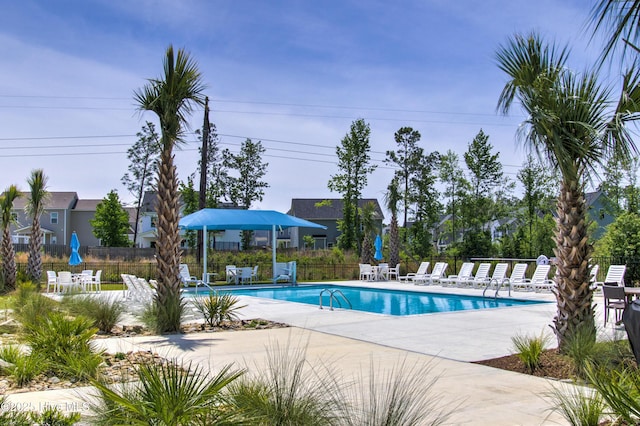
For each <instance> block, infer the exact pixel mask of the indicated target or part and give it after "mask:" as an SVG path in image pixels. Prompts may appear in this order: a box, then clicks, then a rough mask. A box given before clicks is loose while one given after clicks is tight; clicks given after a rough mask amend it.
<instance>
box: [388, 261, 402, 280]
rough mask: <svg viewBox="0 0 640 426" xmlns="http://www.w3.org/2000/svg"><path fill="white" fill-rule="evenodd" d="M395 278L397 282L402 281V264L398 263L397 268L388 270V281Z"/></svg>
mask: <svg viewBox="0 0 640 426" xmlns="http://www.w3.org/2000/svg"><path fill="white" fill-rule="evenodd" d="M391 277H395V280H396V281H400V264H399V263H398V264H397V265H396V267H395V268H389V269H388V270H387V279H389V280H390V279H391Z"/></svg>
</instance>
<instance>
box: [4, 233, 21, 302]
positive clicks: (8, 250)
mask: <svg viewBox="0 0 640 426" xmlns="http://www.w3.org/2000/svg"><path fill="white" fill-rule="evenodd" d="M2 274H3V278H4V288H5V290H13V289H15V288H16V274H17V270H16V256H15V252H14V251H13V242H12V241H11V233H10V230H9V226H7V227H5V228H4V230H3V233H2Z"/></svg>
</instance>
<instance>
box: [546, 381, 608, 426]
mask: <svg viewBox="0 0 640 426" xmlns="http://www.w3.org/2000/svg"><path fill="white" fill-rule="evenodd" d="M547 398H548V399H549V400H550V401H551V403H552V404H554V405H555V409H554V411H556V412H558V413H560V414H561V415H562V416H563V417H564V418H565V419H566V420H567V422H569V424H571V425H579V426H598V425H600V424H601V420H602V419H603V417H604V416H605V413H606V409H607V405H606V404H605V402H604V400H603V399H602V396H601V395H600V394H599V393H598V392H596V391H594V390H593V389H590V388H586V387H581V386H575V385H563V386H559V387H555V386H554V387H553V389H552V391H551V392H550V393H549V394H548V395H547Z"/></svg>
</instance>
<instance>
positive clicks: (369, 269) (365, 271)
mask: <svg viewBox="0 0 640 426" xmlns="http://www.w3.org/2000/svg"><path fill="white" fill-rule="evenodd" d="M358 266H359V268H360V281H364V280H366V281H372V280H373V278H374V273H373V266H371V265H369V264H368V263H360V264H359V265H358Z"/></svg>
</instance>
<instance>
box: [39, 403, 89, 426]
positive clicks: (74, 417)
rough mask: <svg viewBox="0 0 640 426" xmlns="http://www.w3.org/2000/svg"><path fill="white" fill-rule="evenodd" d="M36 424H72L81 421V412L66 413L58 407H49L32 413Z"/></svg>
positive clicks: (48, 425)
mask: <svg viewBox="0 0 640 426" xmlns="http://www.w3.org/2000/svg"><path fill="white" fill-rule="evenodd" d="M30 417H31V420H32V421H33V422H34V423H35V424H40V425H46V426H72V425H74V424H76V423H78V422H79V421H80V413H76V412H73V413H69V414H65V413H63V412H62V411H60V409H58V408H57V407H47V408H45V409H44V410H43V411H42V412H41V413H38V412H32V413H30Z"/></svg>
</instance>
